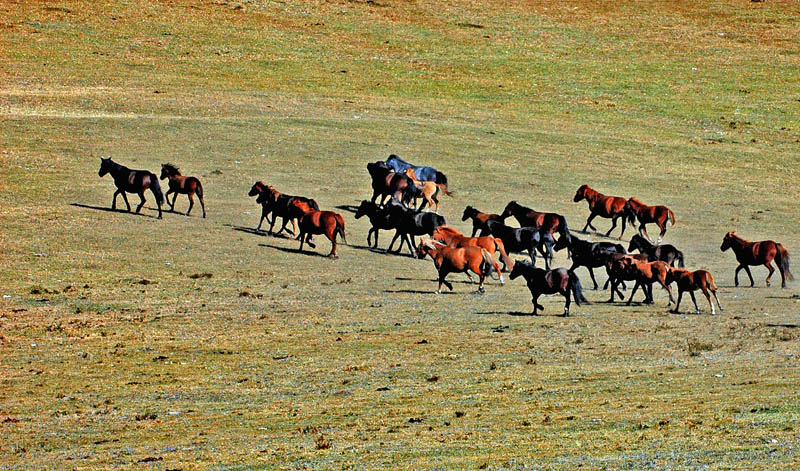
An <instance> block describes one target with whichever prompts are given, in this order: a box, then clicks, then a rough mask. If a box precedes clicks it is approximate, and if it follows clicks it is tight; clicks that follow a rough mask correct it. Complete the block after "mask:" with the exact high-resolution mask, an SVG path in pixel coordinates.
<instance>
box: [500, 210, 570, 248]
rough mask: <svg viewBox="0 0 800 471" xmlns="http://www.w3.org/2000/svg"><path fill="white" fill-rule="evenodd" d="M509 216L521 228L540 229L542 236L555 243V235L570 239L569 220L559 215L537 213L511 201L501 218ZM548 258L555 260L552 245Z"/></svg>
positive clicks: (549, 246)
mask: <svg viewBox="0 0 800 471" xmlns="http://www.w3.org/2000/svg"><path fill="white" fill-rule="evenodd" d="M509 216H514V219H516V220H517V222H518V223H519V225H520V226H521V227H538V228H540V230H541V232H542V236H544V235H549V236H550V237H549V239H550V240H551V241H553V242H555V239H554V238H553V233H555V232H558V233H559V234H560V235H561V237H569V235H570V234H569V228H568V227H567V218H565V217H564V216H562V215H560V214H557V213H542V212H539V211H535V210H533V209H531V208H526V207H525V206H522V205H520V204H518V203H517V202H516V201H510V202H509V203H508V204H507V205H506V207H505V209H503V212H502V213H501V214H500V217H501V218H503V219H506V218H507V217H509ZM547 256H548V257H549V258H550V260H552V259H553V250H552V245H548V246H547Z"/></svg>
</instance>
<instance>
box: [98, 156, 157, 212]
mask: <svg viewBox="0 0 800 471" xmlns="http://www.w3.org/2000/svg"><path fill="white" fill-rule="evenodd" d="M107 173H110V174H111V177H112V178H113V179H114V185H115V186H116V187H117V191H115V192H114V199H113V200H112V201H111V209H114V210H116V209H117V195H119V194H121V195H122V199H123V201H125V206H127V207H128V212H130V211H131V205H130V204H129V203H128V197H127V196H125V193H126V192H128V193H136V194H138V195H139V199H141V200H142V202H141V203H139V206H137V207H136V213H137V214H138V213H139V211H141V210H142V206H144V203H145V199H144V192H145V190H147V189H148V188H150V191H152V192H153V196H155V197H156V204H157V205H158V219H161V204H162V203H163V202H164V194H163V193H161V185H159V184H158V178H156V175H155V174H154V173H152V172H149V171H147V170H132V169H129V168H128V167H126V166H124V165H120V164H118V163H116V162H114V161H113V160H111V159H104V158H102V157H100V170H98V172H97V175H99V176H100V178H103V176H105V174H107Z"/></svg>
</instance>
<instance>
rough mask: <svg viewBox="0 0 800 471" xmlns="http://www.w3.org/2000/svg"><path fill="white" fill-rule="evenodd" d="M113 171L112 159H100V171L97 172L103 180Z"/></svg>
mask: <svg viewBox="0 0 800 471" xmlns="http://www.w3.org/2000/svg"><path fill="white" fill-rule="evenodd" d="M110 171H111V159H104V158H102V157H100V170H99V171H98V172H97V175H99V176H100V177H101V178H102V177H103V176H104V175H105V174H107V173H108V172H110Z"/></svg>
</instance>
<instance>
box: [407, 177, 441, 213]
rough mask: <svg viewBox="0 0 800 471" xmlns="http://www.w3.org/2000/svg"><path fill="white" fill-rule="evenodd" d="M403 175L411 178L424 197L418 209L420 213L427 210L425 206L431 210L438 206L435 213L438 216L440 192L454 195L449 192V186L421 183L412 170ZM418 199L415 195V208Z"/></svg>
mask: <svg viewBox="0 0 800 471" xmlns="http://www.w3.org/2000/svg"><path fill="white" fill-rule="evenodd" d="M403 173H404V174H405V175H406V176H407V177H408V178H410V179H411V181H412V182H414V185H415V186H416V187H417V189H418V190H419V192H420V193H422V197H423V198H424V200H423V201H422V204H421V205H420V206H419V207H417V209H418V210H419V211H422V210H423V209H424V208H425V204H427V205H428V207H430V208H432V207H433V205H434V204H436V209H435V212H436V214H439V198H438V195H439V192H440V191H441V192H442V193H443V194H445V195H447V196H452V193H450V192H449V191H447V186H446V185H443V184H441V183H436V182H429V181H419V180H417V176H416V175H414V170H413V169H411V168H407V169H406V170H405V171H404V172H403ZM417 197H418V196H417V195H414V205H415V206H416V204H417V203H416V199H417Z"/></svg>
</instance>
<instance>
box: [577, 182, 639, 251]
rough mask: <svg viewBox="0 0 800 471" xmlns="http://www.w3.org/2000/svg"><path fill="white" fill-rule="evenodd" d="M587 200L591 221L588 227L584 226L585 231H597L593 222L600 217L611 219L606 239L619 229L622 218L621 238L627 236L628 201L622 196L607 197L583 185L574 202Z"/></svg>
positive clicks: (588, 222)
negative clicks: (616, 228) (626, 208)
mask: <svg viewBox="0 0 800 471" xmlns="http://www.w3.org/2000/svg"><path fill="white" fill-rule="evenodd" d="M581 200H586V201H587V202H588V203H589V211H590V214H589V219H587V220H586V225H585V226H583V231H584V232H586V228H587V227H588V228H591V229H592V230H593V231H596V230H597V228H596V227H594V226H593V225H592V220H593V219H594V218H595V217H597V216H600V217H601V218H606V219H611V229H609V230H608V232H606V237H608V236H609V235H611V231H613V230H614V228H615V227H617V219H619V218H622V232H620V233H619V238H620V239H622V235H623V234H625V204H626V203H627V200H626V199H625V198H623V197H621V196H606V195H604V194H602V193H600V192H599V191H595V190H593V189H592V188H591V187H590V186H589V185H581V186H580V188H578V191H577V192H576V193H575V197H574V198H572V201H574V202H576V203H577V202H579V201H581Z"/></svg>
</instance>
